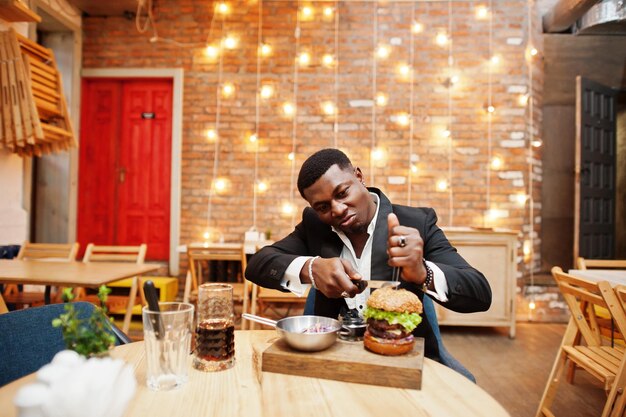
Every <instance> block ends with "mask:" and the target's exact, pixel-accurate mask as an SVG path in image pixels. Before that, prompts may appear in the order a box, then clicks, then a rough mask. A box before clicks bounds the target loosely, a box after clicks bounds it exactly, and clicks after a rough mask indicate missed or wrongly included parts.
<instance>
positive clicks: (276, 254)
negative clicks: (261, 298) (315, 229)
mask: <svg viewBox="0 0 626 417" xmlns="http://www.w3.org/2000/svg"><path fill="white" fill-rule="evenodd" d="M303 228H304V226H303V224H302V223H300V224H298V225H297V226H296V228H295V230H294V231H293V232H291V233H290V234H289V235H288V236H287V237H285V238H284V239H282V240H279V241H278V242H276V243H274V244H272V245H270V246H265V247H264V248H263V249H261V250H260V251H258V252H257V253H255V254H254V255H253V256H252V257H251V258H250V260H249V261H248V266H247V267H246V278H247V279H248V280H250V281H252V282H254V283H255V284H257V285H260V286H262V287H266V288H273V289H276V290H280V291H284V292H286V291H287V290H285V289H284V288H283V287H282V286H281V285H280V281H281V279H282V277H283V275H284V274H285V271H286V270H287V267H288V266H289V264H291V262H293V260H294V259H296V258H297V257H298V256H306V254H307V253H308V249H307V244H306V240H305V234H304V232H303Z"/></svg>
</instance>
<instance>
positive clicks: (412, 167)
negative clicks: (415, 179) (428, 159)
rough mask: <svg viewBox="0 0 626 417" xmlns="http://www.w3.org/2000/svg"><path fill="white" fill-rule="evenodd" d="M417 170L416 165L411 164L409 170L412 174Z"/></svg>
mask: <svg viewBox="0 0 626 417" xmlns="http://www.w3.org/2000/svg"><path fill="white" fill-rule="evenodd" d="M417 171H418V168H417V165H415V164H411V172H412V173H414V174H417Z"/></svg>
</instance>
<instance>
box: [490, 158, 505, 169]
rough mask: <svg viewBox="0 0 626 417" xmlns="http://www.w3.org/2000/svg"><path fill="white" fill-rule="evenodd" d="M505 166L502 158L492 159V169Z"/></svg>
mask: <svg viewBox="0 0 626 417" xmlns="http://www.w3.org/2000/svg"><path fill="white" fill-rule="evenodd" d="M503 164H504V162H503V161H502V158H500V157H499V156H494V157H493V158H492V159H491V169H500V168H502V165H503Z"/></svg>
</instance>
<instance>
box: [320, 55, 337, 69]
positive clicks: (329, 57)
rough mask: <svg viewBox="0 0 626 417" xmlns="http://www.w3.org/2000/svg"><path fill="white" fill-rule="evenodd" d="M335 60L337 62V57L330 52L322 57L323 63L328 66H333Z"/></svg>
mask: <svg viewBox="0 0 626 417" xmlns="http://www.w3.org/2000/svg"><path fill="white" fill-rule="evenodd" d="M333 62H335V59H334V58H333V56H332V55H330V54H326V55H324V56H323V57H322V63H323V64H324V65H325V66H327V67H330V66H332V65H333Z"/></svg>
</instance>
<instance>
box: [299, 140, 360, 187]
mask: <svg viewBox="0 0 626 417" xmlns="http://www.w3.org/2000/svg"><path fill="white" fill-rule="evenodd" d="M333 165H337V166H338V167H339V168H340V169H342V170H344V169H346V168H350V169H352V162H350V158H348V157H347V156H346V154H345V153H343V152H341V151H340V150H339V149H334V148H327V149H322V150H320V151H317V152H315V153H314V154H313V155H311V156H309V157H308V158H307V160H306V161H304V163H303V164H302V167H301V168H300V173H299V174H298V191H300V195H301V196H302V198H305V197H304V190H306V189H307V188H309V187H310V186H312V185H313V184H314V183H315V181H317V180H319V179H320V177H321V176H322V175H324V174H325V173H326V171H328V169H329V168H330V167H332V166H333Z"/></svg>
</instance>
